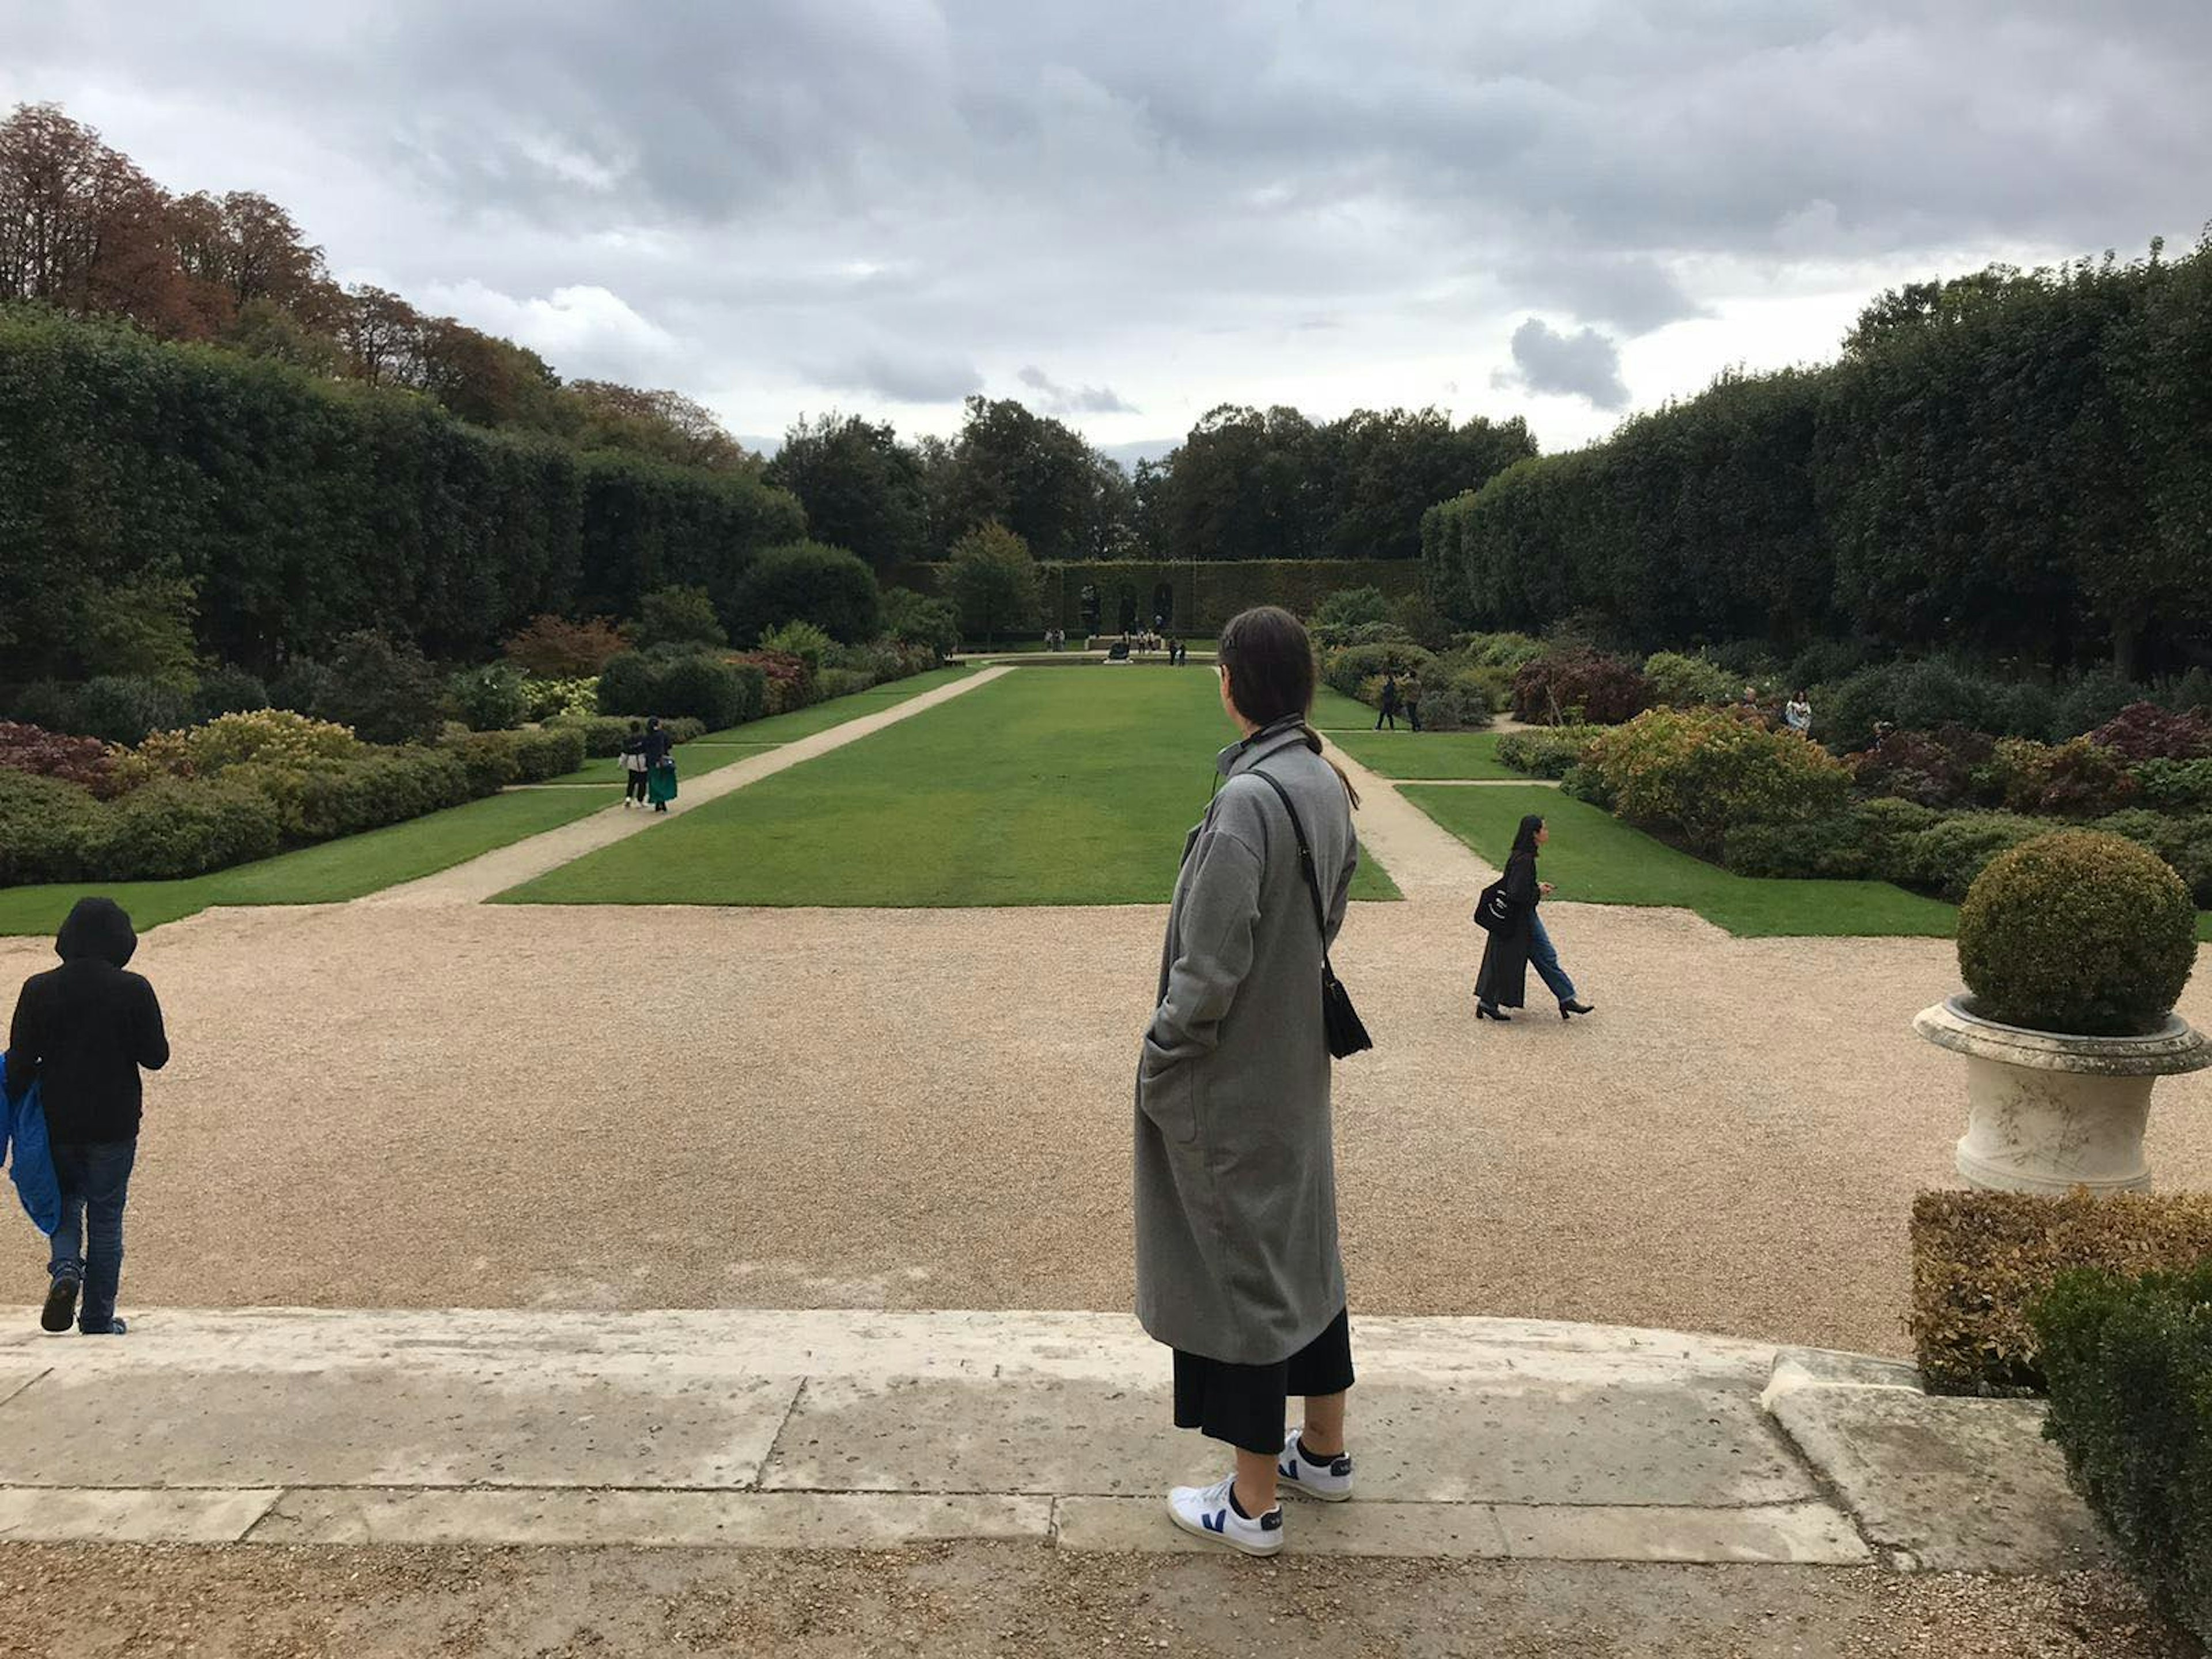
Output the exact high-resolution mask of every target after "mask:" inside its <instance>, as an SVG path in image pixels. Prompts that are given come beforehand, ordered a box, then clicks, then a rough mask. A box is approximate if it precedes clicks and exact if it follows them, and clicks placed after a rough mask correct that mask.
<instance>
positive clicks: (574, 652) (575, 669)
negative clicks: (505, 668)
mask: <svg viewBox="0 0 2212 1659" xmlns="http://www.w3.org/2000/svg"><path fill="white" fill-rule="evenodd" d="M628 649H629V646H628V645H627V644H626V643H625V642H624V641H623V636H622V635H620V634H619V633H617V631H616V629H615V625H614V624H613V623H611V622H608V621H606V620H605V619H604V618H601V617H593V618H592V619H591V620H590V621H588V622H570V621H568V619H567V618H566V617H532V618H531V619H530V625H529V626H528V627H527V628H526V629H523V630H522V631H521V632H520V634H517V635H515V636H514V637H513V639H511V640H509V641H507V660H508V661H509V662H511V663H513V664H515V665H517V666H519V667H520V668H521V669H522V671H524V672H525V673H528V674H534V675H536V676H537V677H538V678H540V679H549V680H561V679H583V678H589V677H590V676H592V675H593V674H596V673H598V672H599V671H600V670H601V669H602V668H605V666H606V665H608V664H609V663H610V662H612V661H613V660H614V659H616V658H617V657H618V656H620V655H621V654H622V653H623V652H624V651H626V650H628Z"/></svg>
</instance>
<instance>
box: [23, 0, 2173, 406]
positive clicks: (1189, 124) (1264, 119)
mask: <svg viewBox="0 0 2212 1659" xmlns="http://www.w3.org/2000/svg"><path fill="white" fill-rule="evenodd" d="M19 10H21V13H22V15H21V16H20V17H15V18H11V20H10V24H9V52H8V53H7V54H5V57H4V61H0V100H14V99H17V98H46V97H51V98H58V99H60V100H63V101H64V103H66V104H68V105H70V107H71V108H72V109H73V110H74V111H76V112H77V113H80V114H82V115H84V116H86V117H88V118H92V119H94V120H96V121H98V122H99V123H100V125H102V126H103V127H105V128H106V131H107V133H108V136H109V137H110V138H111V140H112V142H114V143H118V145H120V146H121V147H122V148H124V149H127V150H130V151H131V152H132V153H133V154H134V155H137V157H138V159H139V160H140V161H142V162H143V163H144V164H145V165H147V166H148V167H149V168H150V169H151V170H153V171H154V172H155V173H156V175H157V176H159V177H161V178H162V179H164V180H165V181H166V182H168V183H171V184H173V185H177V186H179V187H181V188H191V187H194V186H206V187H210V188H216V189H224V188H265V189H270V190H271V191H272V193H276V194H278V195H280V196H281V197H283V199H285V200H286V201H287V202H288V204H290V205H292V206H294V207H295V210H296V211H297V212H298V213H299V215H300V216H301V221H302V222H303V224H304V225H305V226H306V228H307V230H308V232H309V234H311V235H312V236H313V237H314V238H315V239H317V240H321V241H323V242H324V243H325V244H326V245H327V246H328V247H329V250H330V254H331V260H332V263H333V264H334V265H335V266H336V267H337V268H338V269H339V270H341V271H350V272H355V273H361V272H364V271H366V270H369V269H371V268H374V270H375V272H376V273H377V274H378V276H380V278H381V279H382V280H384V281H386V283H388V284H389V285H392V286H396V287H398V288H400V289H402V290H403V291H408V292H416V291H419V290H421V289H424V288H426V287H428V286H430V285H432V284H444V285H451V286H457V287H458V286H463V285H466V284H471V283H475V284H480V285H481V286H482V287H483V289H486V290H489V292H491V293H493V294H495V295H509V296H515V300H516V302H517V303H518V304H523V305H531V306H534V305H536V304H537V303H538V301H539V299H540V298H544V299H548V300H550V299H551V298H552V296H557V295H562V294H563V293H571V292H580V291H586V290H603V291H604V292H605V294H606V295H611V296H616V297H617V299H618V300H619V302H620V304H621V305H622V306H623V307H627V308H629V310H630V311H632V312H634V313H635V314H636V315H637V316H639V317H641V318H645V319H650V321H651V323H652V324H653V325H654V327H656V328H658V329H659V330H662V331H665V333H666V334H667V335H668V336H669V337H670V339H671V340H672V341H673V342H674V345H675V351H676V361H678V362H681V363H683V364H684V365H685V368H684V374H685V375H686V376H687V377H690V378H693V379H695V380H696V385H697V386H699V387H701V388H702V389H712V388H714V387H753V388H759V387H763V386H769V387H775V388H776V389H777V395H779V396H781V393H782V389H783V388H786V387H788V388H790V389H791V392H792V395H793V398H794V399H795V398H798V397H799V396H801V395H804V393H805V392H808V391H810V390H811V389H815V388H822V389H831V388H835V389H839V390H846V389H849V390H852V391H854V392H869V393H872V394H874V395H878V396H881V397H883V398H886V399H889V400H891V401H894V402H898V403H907V402H910V401H915V400H919V401H921V402H925V403H927V402H936V401H942V400H945V399H949V398H955V397H957V396H959V395H962V394H963V393H964V392H967V391H969V390H973V389H975V387H976V385H977V383H978V380H979V379H980V377H979V376H978V375H977V374H975V370H974V368H973V366H972V365H971V363H970V362H969V361H967V355H968V354H972V356H973V358H974V360H975V362H982V363H988V364H992V365H994V366H995V365H998V364H1003V363H1010V362H1011V363H1022V362H1031V363H1038V362H1042V363H1050V364H1055V365H1059V366H1061V367H1062V368H1063V370H1064V372H1066V373H1070V374H1073V373H1075V372H1076V371H1077V369H1078V368H1080V370H1081V372H1082V373H1083V374H1088V375H1090V376H1091V377H1092V379H1093V380H1097V381H1100V382H1103V384H1101V385H1097V386H1089V387H1085V386H1081V385H1078V386H1074V387H1073V388H1072V389H1070V388H1061V389H1060V390H1061V392H1062V393H1063V395H1065V396H1067V397H1069V398H1073V399H1074V400H1075V402H1074V403H1073V404H1072V405H1071V407H1070V410H1069V412H1070V413H1072V414H1079V415H1095V416H1097V417H1098V418H1100V419H1102V420H1105V421H1113V420H1116V419H1126V411H1127V405H1128V403H1129V402H1130V401H1136V402H1139V403H1142V404H1145V405H1146V406H1147V407H1148V408H1150V409H1152V410H1154V411H1155V412H1156V413H1157V412H1158V411H1159V410H1170V409H1172V410H1182V409H1183V408H1186V407H1188V408H1189V409H1192V410H1203V409H1205V408H1206V407H1209V406H1211V405H1212V404H1214V403H1217V402H1219V401H1221V400H1222V399H1224V398H1231V399H1238V398H1250V397H1252V396H1253V395H1254V393H1253V392H1252V390H1251V388H1252V386H1253V385H1254V384H1255V383H1261V382H1264V383H1266V384H1267V386H1269V387H1270V388H1273V387H1278V386H1279V387H1281V388H1282V392H1280V394H1278V393H1276V392H1274V391H1273V390H1270V392H1268V393H1267V396H1268V397H1269V398H1273V397H1274V396H1276V395H1282V396H1285V397H1295V396H1297V386H1299V385H1300V384H1301V383H1302V381H1303V380H1304V379H1305V378H1306V377H1308V376H1313V375H1316V374H1319V373H1321V372H1322V368H1328V369H1329V370H1331V371H1343V372H1344V373H1347V374H1348V373H1352V372H1356V371H1353V370H1346V369H1345V368H1344V366H1345V365H1346V364H1352V365H1357V364H1359V363H1361V362H1373V361H1376V360H1377V359H1378V358H1380V357H1382V356H1383V355H1384V352H1383V343H1384V342H1383V339H1382V337H1384V336H1389V340H1388V342H1387V343H1388V345H1389V357H1390V360H1391V361H1395V362H1406V361H1408V360H1410V359H1412V358H1413V357H1415V356H1418V355H1419V352H1418V348H1417V347H1411V346H1408V345H1407V343H1406V342H1405V340H1404V339H1403V338H1402V336H1403V335H1405V334H1407V333H1410V332H1411V331H1414V330H1417V329H1418V330H1419V331H1425V333H1426V334H1428V335H1429V336H1430V337H1431V338H1433V339H1466V338H1469V337H1486V338H1489V337H1500V338H1502V337H1503V336H1504V333H1505V331H1506V330H1507V329H1508V328H1509V327H1510V325H1511V323H1512V322H1513V321H1514V319H1516V318H1517V317H1518V316H1520V315H1522V313H1526V312H1531V311H1534V312H1540V313H1542V314H1544V315H1546V316H1548V317H1551V318H1553V319H1555V320H1558V321H1561V322H1565V321H1566V320H1568V319H1571V320H1572V322H1573V323H1574V324H1575V325H1578V326H1580V325H1596V326H1599V327H1602V328H1604V329H1606V330H1607V331H1611V332H1612V333H1613V335H1614V336H1615V337H1624V338H1625V337H1636V336H1638V335H1640V334H1642V333H1644V332H1646V331H1650V330H1651V329H1655V328H1658V327H1662V326H1664V325H1666V324H1667V323H1668V322H1672V321H1676V320H1680V319H1683V318H1686V317H1692V316H1697V315H1700V314H1704V313H1707V312H1710V311H1712V310H1714V309H1716V308H1717V307H1718V306H1719V305H1721V304H1723V303H1725V302H1726V301H1729V300H1731V299H1734V298H1739V297H1741V296H1742V295H1745V294H1747V293H1750V292H1753V291H1758V288H1759V283H1761V282H1762V281H1765V279H1766V274H1767V273H1772V272H1780V273H1783V274H1784V275H1786V273H1787V272H1788V271H1789V270H1808V269H1813V268H1820V269H1822V270H1838V269H1845V270H1857V269H1861V268H1865V269H1872V268H1875V267H1876V266H1879V268H1880V269H1881V270H1884V271H1893V270H1898V269H1899V268H1900V267H1903V268H1905V269H1908V270H1914V271H1915V272H1916V274H1919V273H1932V272H1935V271H1939V270H1957V269H1959V268H1960V263H1961V261H1962V260H1965V261H1974V260H1978V258H1984V257H1991V256H1994V255H2002V257H2007V258H2021V259H2023V260H2024V261H2025V262H2027V263H2034V262H2036V261H2038V260H2039V259H2042V258H2048V257H2051V255H2053V254H2057V253H2064V252H2093V251H2095V250H2098V249H2101V248H2103V247H2105V246H2118V247H2119V248H2121V249H2123V250H2124V251H2135V250H2139V249H2141V248H2142V246H2143V244H2144V242H2145V240H2147V239H2148V237H2149V236H2150V235H2152V234H2158V233H2163V234H2166V235H2167V236H2168V237H2169V238H2172V239H2174V240H2188V239H2190V238H2192V237H2193V236H2194V234H2195V233H2196V230H2197V226H2198V223H2199V222H2200V221H2201V220H2202V219H2203V216H2205V214H2206V212H2207V208H2206V205H2205V197H2204V192H2203V179H2204V178H2205V177H2206V176H2207V175H2208V173H2212V100H2206V99H2205V98H2203V95H2202V88H2203V83H2204V82H2205V81H2206V79H2207V78H2208V72H2209V71H2212V6H2206V5H2203V3H2202V0H2112V3H2110V4H2108V5H2106V7H2103V8H2101V9H2089V8H2084V7H2081V6H2080V5H2079V4H2078V3H2077V0H1947V3H1945V4H1943V5H1941V6H1929V5H1927V4H1925V3H1924V0H1698V3H1695V4H1692V5H1686V6H1678V7H1667V8H1655V7H1650V6H1648V5H1644V4H1639V3H1637V0H1584V3H1583V4H1580V5H1575V6H1559V5H1556V4H1541V3H1534V0H1523V3H1519V4H1507V5H1503V6H1492V7H1480V8H1478V7H1460V8H1451V7H1438V6H1437V5H1435V4H1434V3H1433V0H1301V3H1300V4H1298V5H1297V6H1295V7H1286V6H1234V7H1230V6H1216V7H1194V6H1191V5H1189V4H1188V3H1187V0H1174V3H1170V0H1125V3H1124V4H1122V5H1121V6H1119V7H1116V8H1115V9H1112V10H1111V11H1110V13H1109V12H1102V11H1101V10H1099V9H1097V8H1085V7H1060V6H1041V5H1036V4H1034V3H1030V0H840V3H837V4H829V5H825V4H823V3H820V0H749V3H747V4H745V5H744V6H741V7H732V6H728V5H726V4H722V3H718V0H665V3H663V4H660V5H658V6H654V7H652V8H647V9H639V8H627V9H625V8H619V7H611V6H608V5H606V4H605V3H604V0H471V3H469V4H467V5H453V4H450V3H445V0H379V3H377V4H375V5H374V6H372V5H370V4H369V3H368V0H326V3H325V4H324V5H321V6H318V7H313V8H307V9H302V8H300V7H298V6H296V5H295V4H289V3H286V0H206V3H204V4H201V5H197V6H191V7H179V6H176V5H174V4H165V3H156V0H110V3H108V4H106V5H103V6H100V7H96V8H95V7H88V6H45V7H27V8H19ZM1164 41H1172V42H1173V43H1174V50H1172V51H1168V50H1163V48H1162V44H1161V43H1162V42H1164ZM1961 250H1966V252H1963V253H1962V252H1961ZM1717 271H1727V272H1733V273H1735V276H1734V278H1733V279H1732V280H1734V281H1735V283H1736V287H1735V289H1734V290H1733V291H1723V290H1720V289H1712V288H1711V287H1710V286H1709V285H1710V284H1711V283H1712V282H1713V281H1714V280H1715V277H1714V275H1713V273H1715V272H1717ZM1745 273H1753V274H1752V275H1751V276H1746V275H1745ZM1883 280H1893V278H1889V277H1885V278H1884V279H1883ZM1322 320H1326V321H1328V322H1329V323H1331V324H1333V325H1334V326H1331V327H1328V328H1326V329H1323V328H1316V327H1312V326H1310V324H1312V323H1313V322H1316V321H1322ZM547 326H548V327H549V329H550V326H551V325H550V323H549V324H548V325H547ZM1825 326H1826V325H1824V327H1825ZM549 337H554V336H549ZM1583 337H1584V336H1583V335H1582V334H1573V333H1569V334H1562V335H1557V336H1553V338H1554V339H1556V340H1565V341H1570V342H1572V341H1578V340H1581V339H1583ZM1601 339H1602V337H1601ZM591 340H592V347H593V350H594V352H595V353H601V352H602V346H601V342H602V341H605V342H606V344H605V347H604V351H605V352H612V353H617V354H619V353H624V352H628V353H633V354H643V353H645V352H646V351H647V349H648V347H649V346H651V345H652V341H651V340H650V339H649V338H648V337H644V336H639V337H636V338H635V340H627V337H624V336H623V335H622V334H621V333H620V332H619V331H603V332H602V333H601V334H599V335H593V336H592V337H591ZM626 341H627V343H626ZM947 343H951V347H950V349H948V345H947ZM1834 343H1835V342H1834V340H1833V337H1832V334H1831V335H1830V336H1829V337H1822V338H1817V339H1808V340H1807V341H1805V342H1804V344H1803V348H1802V355H1804V356H1816V355H1820V354H1822V353H1825V352H1826V351H1829V350H1832V349H1833V346H1834ZM1537 349H1538V350H1539V351H1540V352H1541V351H1543V350H1545V349H1547V348H1546V347H1545V346H1543V345H1541V344H1540V345H1539V346H1538V347H1537ZM1583 349H1585V350H1586V349H1587V348H1583ZM592 362H593V366H594V368H595V369H597V370H598V372H603V373H611V372H614V369H613V368H611V367H606V366H603V365H602V364H601V362H600V357H599V356H593V358H592ZM824 365H828V366H830V368H831V369H832V370H834V372H828V371H825V370H824V368H823V366H824ZM556 366H558V367H562V368H564V369H565V368H567V367H568V366H567V365H566V364H565V363H561V362H558V361H557V360H556ZM1491 366H1492V365H1491V364H1490V363H1488V362H1485V363H1484V364H1482V365H1481V366H1480V368H1477V369H1475V370H1474V374H1473V375H1470V376H1469V377H1468V378H1469V379H1470V380H1473V379H1474V378H1475V377H1476V376H1479V375H1480V374H1481V373H1483V372H1484V371H1485V370H1486V369H1488V368H1490V367H1491ZM1516 367H1517V368H1518V370H1519V374H1520V375H1521V376H1522V377H1523V378H1522V379H1516V380H1513V381H1512V382H1511V384H1513V385H1515V386H1522V385H1533V384H1534V376H1533V375H1532V374H1531V371H1530V370H1529V368H1528V365H1526V364H1525V363H1520V362H1518V360H1517V359H1516ZM1715 367H1717V365H1715ZM569 372H574V371H573V370H571V371H569ZM634 378H638V379H641V380H646V379H648V378H650V383H655V384H659V383H665V381H666V380H667V379H668V378H669V376H668V374H667V372H666V371H665V370H663V369H659V368H653V366H652V365H651V363H650V362H647V361H646V359H645V358H644V357H643V356H640V362H639V367H638V368H636V370H635V373H634ZM1617 381H1618V371H1617V368H1616V369H1615V370H1614V371H1613V374H1612V382H1613V384H1617ZM1032 389H1033V390H1037V391H1040V392H1042V391H1043V390H1044V388H1032ZM1600 389H1601V391H1603V392H1605V394H1606V395H1607V396H1610V395H1612V391H1611V386H1609V385H1601V386H1600ZM1125 392H1126V393H1127V397H1126V398H1125V397H1124V396H1123V395H1122V394H1123V393H1125ZM732 395H735V394H732ZM1359 395H1362V396H1367V395H1370V394H1367V393H1365V392H1362V393H1360V394H1359ZM1408 395H1409V396H1420V395H1425V394H1422V393H1413V392H1409V393H1408ZM1086 397H1089V398H1092V399H1093V400H1094V401H1093V402H1092V403H1091V404H1084V403H1083V401H1082V400H1083V399H1084V398H1086ZM747 418H748V419H750V420H751V421H752V422H753V423H754V424H755V425H756V426H758V425H761V424H772V423H773V421H774V419H775V415H774V414H773V413H770V412H765V411H764V412H763V413H762V414H760V415H758V416H748V417H747ZM1165 423H1168V422H1163V424H1165ZM1126 432H1127V427H1123V428H1119V429H1118V430H1117V431H1116V433H1115V435H1117V436H1120V435H1126Z"/></svg>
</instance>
